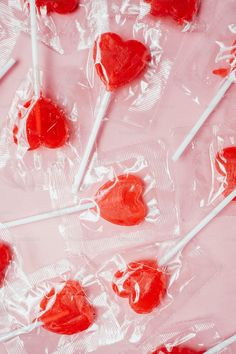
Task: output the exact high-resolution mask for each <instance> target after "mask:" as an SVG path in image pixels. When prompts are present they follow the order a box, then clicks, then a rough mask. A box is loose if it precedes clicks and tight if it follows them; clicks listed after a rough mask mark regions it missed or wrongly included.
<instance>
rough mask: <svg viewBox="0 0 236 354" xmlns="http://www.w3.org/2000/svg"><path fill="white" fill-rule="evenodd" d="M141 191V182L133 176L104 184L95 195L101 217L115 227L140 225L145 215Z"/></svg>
mask: <svg viewBox="0 0 236 354" xmlns="http://www.w3.org/2000/svg"><path fill="white" fill-rule="evenodd" d="M143 191H144V183H143V180H142V179H141V178H139V177H137V176H134V175H122V176H118V177H117V178H115V179H114V180H112V181H109V182H107V183H105V184H104V185H103V186H102V187H101V188H100V189H99V190H98V191H97V193H96V195H95V201H96V202H97V204H98V206H99V208H100V215H101V217H102V218H103V219H105V220H107V221H109V222H111V223H113V224H116V225H122V226H133V225H138V224H140V223H141V222H142V221H143V220H144V219H145V216H146V215H147V206H146V205H145V203H144V201H143V198H142V196H143Z"/></svg>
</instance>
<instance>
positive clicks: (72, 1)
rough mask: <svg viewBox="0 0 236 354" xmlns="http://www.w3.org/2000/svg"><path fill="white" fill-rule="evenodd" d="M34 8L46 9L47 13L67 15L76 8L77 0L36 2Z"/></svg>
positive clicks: (38, 0)
mask: <svg viewBox="0 0 236 354" xmlns="http://www.w3.org/2000/svg"><path fill="white" fill-rule="evenodd" d="M36 6H37V7H38V8H40V7H46V9H47V12H48V13H49V12H57V13H59V14H68V13H71V12H73V11H75V10H76V9H77V8H78V6H79V0H36Z"/></svg>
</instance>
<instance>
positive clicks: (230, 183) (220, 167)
mask: <svg viewBox="0 0 236 354" xmlns="http://www.w3.org/2000/svg"><path fill="white" fill-rule="evenodd" d="M215 167H216V170H217V172H218V173H219V174H220V175H221V176H224V177H225V181H224V188H225V189H224V192H223V195H224V196H227V195H229V194H230V193H231V192H232V191H233V190H234V189H235V188H236V147H235V146H230V147H227V148H225V149H223V150H221V151H219V152H218V153H217V155H216V158H215ZM235 200H236V198H235V199H234V201H235Z"/></svg>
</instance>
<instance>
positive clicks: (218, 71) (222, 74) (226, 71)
mask: <svg viewBox="0 0 236 354" xmlns="http://www.w3.org/2000/svg"><path fill="white" fill-rule="evenodd" d="M232 47H233V49H232V50H231V52H230V54H231V58H230V59H229V60H228V62H229V66H228V67H227V68H219V69H215V70H213V74H215V75H218V76H220V77H223V78H224V77H226V76H228V75H229V74H230V72H231V71H232V70H234V69H236V63H235V59H236V41H234V42H233V44H232ZM230 64H231V65H230Z"/></svg>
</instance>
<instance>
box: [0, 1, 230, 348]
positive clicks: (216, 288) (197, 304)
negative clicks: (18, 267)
mask: <svg viewBox="0 0 236 354" xmlns="http://www.w3.org/2000/svg"><path fill="white" fill-rule="evenodd" d="M2 1H3V0H2ZM203 2H204V7H203V10H202V13H201V20H200V23H199V28H198V29H197V31H196V32H194V34H192V35H189V36H186V34H183V36H185V38H184V43H183V48H182V50H181V51H180V53H179V55H178V58H177V60H176V63H175V66H174V73H173V75H172V76H171V77H170V81H169V82H168V84H167V85H168V86H167V90H166V91H165V94H164V95H163V97H162V101H161V103H159V102H158V105H159V109H158V110H157V109H156V106H155V107H153V109H152V110H150V111H149V112H148V113H144V114H146V115H149V116H147V120H149V119H148V117H152V118H150V120H151V121H152V120H153V117H154V118H155V119H156V121H152V129H151V130H149V131H146V132H145V134H144V133H143V130H142V129H137V128H134V127H133V125H132V124H123V123H122V124H120V122H121V121H122V119H120V117H119V112H118V110H115V111H113V112H112V117H113V115H114V116H115V118H114V120H115V123H111V124H110V121H108V122H106V124H105V127H104V129H103V135H102V139H101V140H100V141H99V149H101V150H108V149H113V148H117V147H119V148H120V147H121V146H122V145H123V146H126V145H127V144H129V145H130V144H132V143H139V142H142V141H146V140H147V138H148V137H150V138H152V140H157V139H160V138H161V139H164V141H165V142H166V144H167V146H169V148H170V152H172V151H173V150H174V148H175V147H176V146H177V145H178V143H179V135H173V134H172V133H173V131H175V129H176V128H179V127H180V126H181V127H185V128H184V129H183V131H185V130H186V131H187V130H188V127H190V126H192V125H193V124H194V122H195V121H196V119H197V117H198V116H199V114H200V113H201V112H202V110H203V108H204V105H205V104H206V103H207V102H208V101H209V98H210V97H211V96H212V94H213V92H214V90H216V89H217V87H218V85H219V82H220V79H219V78H214V77H213V76H211V70H213V69H214V68H215V65H216V64H215V63H214V58H215V55H216V54H217V50H218V47H217V45H216V43H215V41H216V40H218V41H224V42H226V43H227V44H230V43H232V41H233V39H234V35H233V33H232V32H230V31H229V25H234V26H236V20H235V18H233V11H232V9H234V10H235V11H236V4H235V2H234V1H232V0H225V1H222V0H218V1H216V0H215V1H214V3H215V4H217V5H215V6H212V1H210V0H205V1H203ZM222 3H223V4H222ZM213 8H214V11H213ZM212 11H213V12H212ZM234 14H235V12H234ZM233 21H234V22H233ZM206 24H211V25H209V26H206ZM172 25H173V24H172ZM190 37H191V38H190ZM194 37H195V42H194V43H197V44H193V38H194ZM168 40H169V42H168V43H169V46H171V38H169V39H168ZM22 49H23V50H22ZM40 53H41V63H42V69H43V68H44V67H45V66H46V67H47V69H50V75H51V76H52V82H53V77H55V75H56V73H57V72H63V71H66V70H70V65H71V62H73V65H74V66H75V65H76V56H78V53H77V54H75V55H74V54H73V53H72V54H66V55H64V56H60V55H59V54H57V53H56V52H54V51H53V50H51V49H49V48H48V47H47V46H45V45H43V44H42V45H40ZM193 53H194V54H193ZM12 56H13V57H14V58H16V59H17V62H18V63H17V65H16V66H15V67H14V68H13V69H12V70H11V72H10V73H9V74H8V75H6V77H5V78H4V79H3V80H1V82H0V97H1V99H0V113H1V123H3V122H4V121H5V119H6V116H7V113H8V110H9V107H10V105H11V102H12V99H13V97H14V94H15V91H16V89H17V88H18V87H19V85H20V84H21V82H22V79H23V78H25V77H26V74H27V72H28V70H29V67H31V52H30V38H29V37H28V35H26V34H23V33H22V34H20V35H19V38H18V40H17V44H16V46H15V48H14V51H13V53H12ZM49 60H50V61H49ZM80 64H81V61H80ZM216 66H217V65H216ZM193 68H194V70H193ZM62 85H63V84H62ZM187 89H189V93H188V94H186V92H187ZM234 90H235V88H234V87H233V88H232V89H231V90H230V91H229V93H228V97H229V98H230V97H233V96H234V94H235V92H234ZM60 91H62V90H61V87H60ZM121 95H122V93H121ZM78 99H79V98H78ZM80 104H83V102H80ZM229 104H231V105H232V110H231V108H230V106H229ZM234 110H235V104H234V101H233V100H232V98H231V99H229V100H228V101H227V109H226V111H224V109H223V108H222V109H221V112H222V114H221V115H220V114H219V113H218V114H217V113H216V114H215V115H212V117H211V121H210V122H214V123H219V124H222V123H223V121H225V120H226V121H230V124H231V125H232V124H233V120H234V119H235V115H233V114H232V112H234ZM89 118H90V119H88V125H85V124H84V127H85V128H84V129H85V134H84V136H83V137H82V139H83V143H84V141H86V136H87V135H86V134H87V133H86V132H88V131H89V129H90V123H91V122H92V116H91V117H89ZM114 129H115V130H116V134H114ZM118 133H119V134H118ZM120 136H122V139H121V138H120ZM200 138H201V136H199V139H200ZM82 145H83V144H82ZM175 167H176V166H175ZM199 168H201V167H200V166H199ZM173 170H175V171H177V174H178V179H179V178H180V177H181V174H183V175H184V176H185V178H186V176H187V175H186V173H188V171H186V166H185V160H184V158H183V159H182V160H181V161H180V162H179V164H178V166H177V169H176V168H174V166H173ZM2 173H3V175H2V176H0V178H1V185H0V192H1V203H0V215H1V221H3V222H4V221H7V220H11V219H14V218H17V217H21V216H26V215H28V214H30V213H32V210H33V211H34V213H37V212H40V211H42V210H49V209H50V208H51V200H50V196H49V194H48V193H47V191H45V192H42V191H37V192H32V191H30V190H28V191H27V190H25V189H24V188H23V187H22V186H21V187H19V186H17V185H14V183H12V182H9V181H8V180H7V179H6V177H5V175H4V172H3V171H2ZM189 175H190V178H192V177H191V174H189ZM181 188H182V189H181V190H179V193H178V195H179V196H180V198H181V203H184V200H185V199H186V198H189V195H186V194H185V193H184V186H181ZM176 189H178V186H177V185H176ZM19 206H20V207H19ZM200 216H201V213H199V215H198V214H197V213H195V212H194V217H193V218H192V215H191V210H189V211H187V210H185V214H183V213H182V214H181V218H180V221H181V225H180V226H181V231H182V233H184V232H186V231H188V230H189V228H190V227H191V226H193V225H194V224H195V223H196V222H197V220H199V217H200ZM235 221H236V216H234V215H232V216H227V211H225V212H223V213H222V214H221V215H220V216H219V217H217V218H216V219H215V220H214V221H213V222H212V223H211V224H210V225H209V226H208V227H206V228H205V229H204V231H203V232H201V233H200V234H199V236H198V238H197V242H198V244H200V245H201V246H202V247H203V248H204V250H205V251H207V250H209V251H210V253H211V255H213V256H214V258H215V260H216V261H217V262H219V264H220V265H222V268H221V270H220V272H219V273H218V274H217V275H216V276H215V277H213V278H212V279H211V280H210V281H209V282H208V283H207V284H206V285H205V286H204V288H202V289H200V291H199V293H197V294H195V296H194V298H192V299H190V300H189V302H188V303H187V304H186V305H185V306H183V307H181V308H176V313H174V314H173V317H172V318H171V320H170V321H169V322H170V323H172V324H173V323H174V322H175V321H176V322H179V321H182V320H192V319H195V318H196V319H198V318H206V319H212V320H213V321H214V320H215V321H216V324H217V328H218V330H219V332H220V334H221V336H222V338H224V337H228V336H230V335H232V334H233V333H235V332H236V325H235V323H236V302H235V295H236V282H235V279H236V267H235V247H236V239H235V225H234V223H235ZM36 226H37V227H36ZM36 226H25V227H20V228H17V229H15V230H13V231H12V237H13V240H15V244H16V247H19V248H20V252H21V254H22V258H23V267H24V271H25V272H33V271H35V270H36V269H37V268H38V267H42V266H43V265H46V264H48V263H53V262H56V261H57V260H59V259H61V258H63V257H64V256H65V250H64V245H65V244H64V240H63V238H62V237H61V236H60V235H59V232H58V229H57V221H56V220H52V221H49V222H47V223H41V224H40V225H39V224H38V225H36ZM42 239H43V240H44V241H43V242H42ZM45 243H46V245H47V246H46V247H45ZM55 245H56V252H55ZM35 250H36V251H35ZM42 254H43V257H42ZM199 272H204V269H202V267H201V265H200V264H199ZM167 324H168V322H167ZM154 331H158V328H155V329H152V332H154ZM122 346H123V344H122ZM231 348H232V353H233V352H234V351H235V352H236V345H234V346H232V347H231ZM113 350H114V351H113V352H120V353H125V352H128V350H127V349H124V347H120V349H119V344H117V345H116V346H115V349H113ZM109 351H110V352H111V349H108V350H107V352H109ZM5 352H7V351H6V347H4V346H1V347H0V353H1V354H4V353H5ZM13 352H14V351H12V353H13ZM129 352H130V351H129ZM136 352H138V351H136ZM8 353H11V351H10V349H9V347H8ZM45 353H46V352H45ZM97 353H105V350H104V349H101V350H97Z"/></svg>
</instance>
